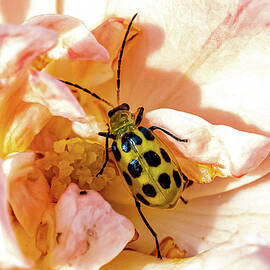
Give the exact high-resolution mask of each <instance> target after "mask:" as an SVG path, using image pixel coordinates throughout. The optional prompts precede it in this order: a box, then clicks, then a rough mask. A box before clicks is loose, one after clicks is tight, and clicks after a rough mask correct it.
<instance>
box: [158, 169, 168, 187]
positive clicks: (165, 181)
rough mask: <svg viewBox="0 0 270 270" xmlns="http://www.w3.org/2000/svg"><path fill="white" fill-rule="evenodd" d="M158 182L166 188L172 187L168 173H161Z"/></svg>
mask: <svg viewBox="0 0 270 270" xmlns="http://www.w3.org/2000/svg"><path fill="white" fill-rule="evenodd" d="M158 182H159V184H160V185H161V186H162V187H163V188H164V189H168V188H170V185H171V179H170V176H169V175H168V174H167V173H162V174H160V176H159V177H158Z"/></svg>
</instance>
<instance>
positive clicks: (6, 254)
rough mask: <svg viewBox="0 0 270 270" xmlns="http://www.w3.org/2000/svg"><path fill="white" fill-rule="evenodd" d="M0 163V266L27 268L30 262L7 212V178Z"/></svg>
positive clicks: (4, 267) (5, 267)
mask: <svg viewBox="0 0 270 270" xmlns="http://www.w3.org/2000/svg"><path fill="white" fill-rule="evenodd" d="M0 163H1V164H0V179H1V181H0V193H1V196H0V243H1V244H0V266H1V268H3V269H7V268H12V267H19V268H29V267H31V262H30V261H27V260H26V259H25V258H24V257H23V255H22V253H21V251H20V249H19V247H18V245H17V241H16V238H15V235H14V233H13V230H12V227H11V223H10V219H9V212H8V188H7V178H6V176H5V175H4V172H3V166H2V161H0Z"/></svg>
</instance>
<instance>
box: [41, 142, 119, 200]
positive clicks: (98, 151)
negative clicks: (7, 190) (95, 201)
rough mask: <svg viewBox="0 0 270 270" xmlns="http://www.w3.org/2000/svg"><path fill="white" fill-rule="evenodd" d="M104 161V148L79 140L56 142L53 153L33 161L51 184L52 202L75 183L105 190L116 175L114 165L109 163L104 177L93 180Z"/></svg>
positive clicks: (84, 187) (47, 153) (84, 186)
mask: <svg viewBox="0 0 270 270" xmlns="http://www.w3.org/2000/svg"><path fill="white" fill-rule="evenodd" d="M103 162H104V147H103V146H101V145H100V144H97V143H93V142H91V141H89V140H86V139H81V138H71V139H62V140H58V141H56V142H55V143H54V145H53V151H52V152H46V153H44V155H43V158H41V159H38V160H36V163H37V166H38V167H39V168H40V169H41V171H42V172H43V173H44V175H45V177H46V179H47V181H48V183H49V184H50V188H51V194H52V197H53V199H54V201H57V200H58V199H59V198H60V196H61V195H62V194H63V193H64V191H65V190H66V188H67V186H68V185H69V184H70V183H76V184H78V186H79V187H80V188H81V189H84V190H87V189H94V190H96V191H101V190H102V189H104V187H105V186H106V185H107V183H108V182H110V181H112V179H113V178H114V177H115V175H116V172H115V168H114V166H113V165H111V164H110V163H108V165H107V166H106V168H105V169H104V172H103V174H102V175H100V176H99V177H96V174H97V173H98V172H99V170H100V169H101V168H102V165H103Z"/></svg>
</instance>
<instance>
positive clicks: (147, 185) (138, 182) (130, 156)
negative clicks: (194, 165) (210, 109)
mask: <svg viewBox="0 0 270 270" xmlns="http://www.w3.org/2000/svg"><path fill="white" fill-rule="evenodd" d="M136 16H137V14H135V15H134V16H133V17H132V19H131V20H130V22H129V25H128V28H127V30H126V33H125V36H124V39H123V41H122V46H121V50H120V54H119V59H118V69H117V101H118V106H116V107H114V106H113V105H112V104H111V103H109V102H108V101H106V100H105V99H103V98H101V97H99V96H98V95H96V94H95V93H94V92H91V91H90V90H88V89H85V88H83V87H81V86H79V85H77V84H73V83H71V82H68V81H64V80H61V81H62V82H64V83H66V84H67V85H71V86H73V87H76V88H79V89H81V90H83V91H85V92H87V93H89V94H91V95H92V96H93V97H95V98H97V99H98V100H100V101H102V102H104V103H106V104H107V105H109V106H111V107H113V108H112V109H111V110H110V111H109V112H108V116H109V118H110V123H109V130H108V131H107V132H99V133H98V134H99V135H100V136H103V137H105V138H106V141H105V162H104V164H103V166H102V168H101V169H100V171H99V172H98V173H97V176H98V175H101V174H102V173H103V170H104V168H105V167H106V165H107V163H108V161H109V139H112V140H113V142H112V152H113V154H114V157H115V160H116V163H117V167H118V169H119V171H120V172H121V174H122V176H123V178H124V179H125V182H126V183H127V186H128V187H129V189H130V191H131V193H132V195H133V197H134V199H135V204H136V207H137V209H138V212H139V214H140V216H141V218H142V220H143V221H144V223H145V225H146V226H147V228H148V229H149V230H150V232H151V233H152V235H153V236H154V238H155V242H156V249H157V256H158V258H162V257H161V254H160V247H159V242H158V238H157V234H156V232H155V231H154V230H153V229H152V227H151V226H150V224H149V223H148V221H147V220H146V218H145V216H144V215H143V213H142V211H141V203H142V204H144V205H146V206H150V207H157V208H172V207H173V206H175V204H176V203H177V201H178V200H179V198H180V199H181V200H182V201H183V202H184V203H187V202H186V201H185V200H184V199H183V197H182V193H183V191H184V190H185V188H186V187H187V185H188V184H189V180H188V179H187V177H186V176H185V175H184V174H183V172H182V171H181V169H180V167H179V165H178V163H177V161H176V158H175V157H174V155H173V154H172V153H171V151H170V150H169V148H168V147H167V146H166V145H165V144H164V143H163V142H162V140H160V139H159V137H158V136H157V135H156V134H155V133H154V132H153V131H154V130H156V129H157V130H160V131H162V132H164V133H165V134H166V135H168V136H171V137H172V138H174V139H175V140H177V141H179V142H187V140H186V139H180V138H177V137H176V136H175V135H173V134H171V133H170V132H168V131H167V130H165V129H163V128H161V127H158V126H151V127H150V128H146V127H144V126H141V125H140V123H141V121H142V118H143V112H144V108H143V107H140V108H138V114H137V115H136V114H135V113H132V112H130V111H129V109H130V107H129V105H128V104H127V103H123V104H121V105H119V100H120V98H119V94H120V70H121V69H120V68H121V61H122V56H123V52H124V47H125V43H126V40H127V36H128V33H129V31H130V28H131V26H132V23H133V21H134V19H135V18H136Z"/></svg>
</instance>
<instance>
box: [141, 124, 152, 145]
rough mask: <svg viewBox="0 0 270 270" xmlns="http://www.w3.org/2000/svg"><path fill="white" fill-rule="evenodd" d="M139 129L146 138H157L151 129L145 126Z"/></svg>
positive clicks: (150, 139)
mask: <svg viewBox="0 0 270 270" xmlns="http://www.w3.org/2000/svg"><path fill="white" fill-rule="evenodd" d="M138 129H139V131H140V132H141V133H142V134H143V136H144V137H145V139H146V140H148V141H153V140H154V139H155V137H154V135H153V134H152V133H151V131H150V130H149V129H147V128H145V127H143V126H140V127H138Z"/></svg>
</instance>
